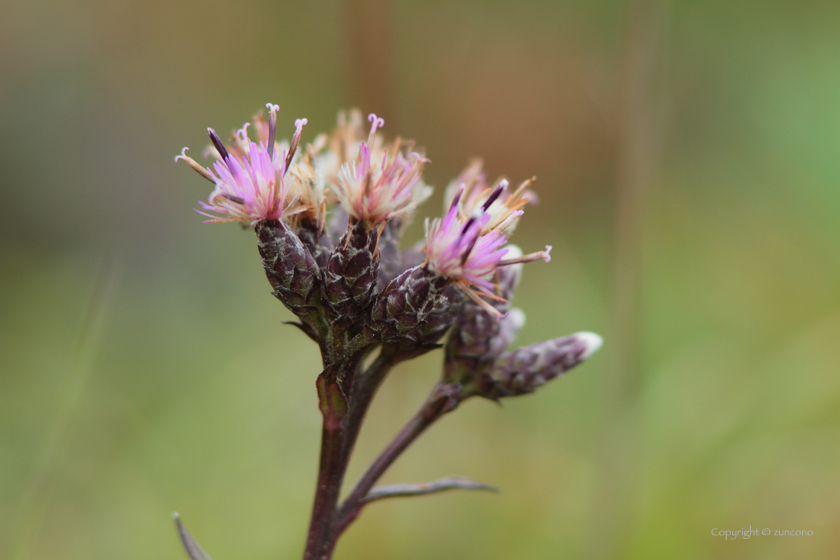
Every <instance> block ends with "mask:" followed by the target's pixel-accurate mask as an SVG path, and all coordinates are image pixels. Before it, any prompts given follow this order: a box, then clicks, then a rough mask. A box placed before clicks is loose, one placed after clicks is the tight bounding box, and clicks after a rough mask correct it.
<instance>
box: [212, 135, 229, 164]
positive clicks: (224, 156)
mask: <svg viewBox="0 0 840 560" xmlns="http://www.w3.org/2000/svg"><path fill="white" fill-rule="evenodd" d="M207 134H209V135H210V141H211V142H213V145H214V146H215V147H216V150H217V151H218V152H219V155H220V156H222V160H224V161H227V160H228V158H230V154H229V153H228V151H227V149H225V145H224V144H222V140H221V139H220V138H219V135H218V134H216V131H215V130H213V129H212V128H208V129H207Z"/></svg>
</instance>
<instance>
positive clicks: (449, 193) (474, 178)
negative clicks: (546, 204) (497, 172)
mask: <svg viewBox="0 0 840 560" xmlns="http://www.w3.org/2000/svg"><path fill="white" fill-rule="evenodd" d="M482 167H483V162H482V160H481V159H474V160H473V161H471V162H470V164H469V165H468V166H467V167H466V168H465V169H464V170H463V171H462V172H461V174H460V175H459V176H458V178H457V179H455V180H454V181H452V182H451V183H449V186H448V187H447V188H446V194H445V196H444V203H445V204H446V205H447V206H449V205H451V204H452V201H453V200H454V198H455V194H456V193H457V192H458V189H460V187H461V186H462V185H463V186H464V194H463V196H461V198H460V204H459V208H458V210H459V215H460V216H461V219H463V220H466V219H468V218H469V216H472V215H473V214H474V213H476V212H478V211H479V208H481V207H482V206H483V205H484V204H485V203H486V202H487V201H488V199H489V198H490V196H492V195H493V194H494V193H496V192H497V191H498V188H499V187H500V186H501V187H502V190H501V192H500V193H499V194H498V195H496V198H495V199H494V200H493V201H492V202H491V204H490V205H489V206H488V207H487V208H486V209H485V210H484V211H485V212H486V213H488V214H489V215H490V219H489V220H488V221H487V225H486V226H485V230H486V231H490V230H495V229H498V230H499V231H501V232H502V233H505V234H507V235H510V234H511V233H512V232H513V230H514V228H515V227H516V224H517V222H518V221H519V217H520V216H521V215H522V213H521V212H519V210H522V208H524V207H525V205H526V204H528V203H529V202H530V203H536V202H537V196H536V195H535V194H534V193H533V191H531V190H530V189H529V187H530V186H531V184H532V183H533V182H534V180H535V179H536V178H535V177H532V178H530V179H528V180H527V181H523V182H522V183H521V184H520V185H519V186H518V187H517V188H516V189H515V190H511V189H509V188H508V186H509V184H508V181H507V179H498V180H496V182H495V183H494V184H493V185H492V186H491V185H490V184H489V183H488V182H487V174H486V173H485V172H484V171H483V169H482Z"/></svg>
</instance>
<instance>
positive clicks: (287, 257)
mask: <svg viewBox="0 0 840 560" xmlns="http://www.w3.org/2000/svg"><path fill="white" fill-rule="evenodd" d="M255 229H256V232H257V239H258V240H259V251H260V255H261V256H262V260H263V267H264V268H265V274H266V276H267V277H268V281H269V282H270V283H271V286H272V287H273V288H274V290H275V291H274V295H275V296H277V298H278V299H280V300H281V301H282V302H283V303H284V304H286V306H287V307H288V308H289V309H290V310H291V311H292V312H293V313H295V314H296V315H298V316H299V317H301V318H302V319H305V320H306V319H307V318H310V317H311V314H312V311H313V308H312V307H311V305H310V301H309V300H310V293H311V292H312V290H313V289H314V288H316V285H317V283H318V278H319V276H320V270H319V269H318V265H317V264H316V263H315V259H314V258H312V255H311V254H310V253H309V251H308V250H307V249H306V247H305V246H304V244H303V243H302V242H301V240H300V239H299V238H298V236H297V235H295V233H294V232H292V231H291V230H290V229H289V227H288V226H287V225H286V224H285V223H284V222H283V221H282V220H265V221H262V222H259V223H257V225H256V228H255Z"/></svg>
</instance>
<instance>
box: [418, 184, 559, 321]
mask: <svg viewBox="0 0 840 560" xmlns="http://www.w3.org/2000/svg"><path fill="white" fill-rule="evenodd" d="M506 186H507V185H506V184H504V185H502V184H500V185H498V186H497V187H496V188H495V189H494V190H493V192H491V193H490V194H489V196H487V197H486V199H485V200H484V202H483V203H482V204H481V205H480V206H479V207H478V208H477V209H476V211H475V212H473V214H472V215H471V216H469V217H467V218H466V219H462V216H463V215H462V206H461V199H462V197H463V196H464V194H465V192H466V186H465V185H462V186H461V187H460V188H459V189H458V190H457V191H456V193H455V195H454V198H453V199H452V202H451V203H450V206H449V211H448V212H447V213H446V216H445V217H444V218H443V219H435V220H433V221H431V222H430V221H428V220H427V221H426V245H425V247H424V251H425V253H426V265H427V266H429V267H430V268H431V269H432V270H433V271H435V272H436V273H437V274H439V275H440V276H443V277H445V278H449V279H450V280H452V281H453V282H454V283H455V284H457V285H458V286H459V287H460V288H461V289H462V290H463V291H464V293H466V294H467V296H469V297H470V299H472V300H473V301H475V302H476V303H477V304H478V305H480V306H481V307H482V308H483V309H485V310H486V311H487V312H489V313H491V314H492V315H500V314H501V312H500V311H499V310H498V309H496V308H495V307H493V306H492V305H490V304H489V303H487V301H486V300H487V299H491V300H497V301H500V300H501V301H503V299H502V298H501V297H500V296H499V295H497V294H496V291H497V289H496V288H498V286H497V285H496V284H494V283H493V282H492V281H491V279H492V277H493V274H494V272H496V269H497V268H498V267H500V266H505V265H512V264H517V263H523V262H529V261H534V260H537V259H543V260H545V261H546V262H548V261H549V260H550V258H551V257H550V256H549V253H550V252H551V247H550V246H546V248H545V250H544V251H539V252H537V253H531V254H528V255H522V254H521V252H518V253H514V254H513V257H512V258H507V259H506V258H505V257H506V256H508V254H509V252H512V251H509V248H508V247H505V244H506V243H507V237H506V235H505V233H504V229H503V228H504V226H505V224H506V223H509V220H510V219H516V218H518V217H519V216H521V215H522V210H511V211H510V212H509V215H508V217H507V219H502V220H501V221H499V222H498V223H497V225H496V226H492V224H491V222H492V221H493V220H494V215H493V214H492V213H491V212H490V211H489V209H490V208H491V207H492V205H493V204H494V203H495V202H496V201H497V200H498V199H499V198H500V197H501V195H502V193H503V191H504V190H505V188H506Z"/></svg>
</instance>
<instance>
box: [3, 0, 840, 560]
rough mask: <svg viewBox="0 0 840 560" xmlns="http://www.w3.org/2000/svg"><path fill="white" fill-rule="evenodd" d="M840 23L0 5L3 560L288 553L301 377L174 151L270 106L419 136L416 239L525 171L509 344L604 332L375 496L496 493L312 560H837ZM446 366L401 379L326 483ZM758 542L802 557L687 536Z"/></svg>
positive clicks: (306, 428)
mask: <svg viewBox="0 0 840 560" xmlns="http://www.w3.org/2000/svg"><path fill="white" fill-rule="evenodd" d="M838 29H840V4H838V3H837V2H835V1H829V0H826V1H823V2H820V1H816V0H811V1H808V2H793V1H788V2H785V1H770V2H768V1H766V0H735V1H710V2H692V1H676V2H646V1H629V2H625V1H615V0H594V1H593V0H587V1H582V0H569V1H556V0H551V1H549V0H546V1H522V2H500V1H496V2H478V1H468V0H447V1H429V2H406V1H402V0H394V1H388V0H347V1H346V2H338V1H334V0H333V1H318V2H293V3H292V2H265V1H259V0H244V1H241V2H237V3H229V2H224V1H220V0H210V1H205V2H198V1H194V0H175V1H163V0H146V1H142V2H141V1H139V0H108V1H105V0H4V2H3V3H2V4H0V191H2V203H1V204H0V283H2V289H0V558H3V559H9V560H36V559H38V560H50V559H64V560H71V559H80V560H81V559H85V560H95V559H113V558H120V559H126V560H128V559H143V560H147V559H151V558H155V559H179V558H185V556H184V554H183V551H182V550H181V549H180V544H179V543H178V541H177V539H176V535H175V532H174V530H173V526H172V521H171V519H170V517H169V516H170V512H172V511H175V510H177V511H179V512H180V514H181V515H182V517H183V518H184V520H185V521H186V523H187V525H188V527H189V528H190V529H191V530H192V532H193V533H194V534H195V535H196V537H197V538H198V539H199V541H200V542H201V543H202V544H203V545H204V547H205V548H206V549H207V551H208V552H209V553H210V555H211V556H212V557H213V558H215V559H217V560H226V559H234V558H247V559H251V560H260V559H269V558H271V559H277V558H282V559H286V558H290V559H292V558H299V557H300V554H301V551H302V548H303V539H304V533H305V528H306V524H307V520H308V516H309V513H310V504H311V498H312V494H313V491H314V476H315V467H316V462H317V449H318V441H317V440H318V437H319V434H320V428H319V422H320V418H319V413H318V411H317V408H316V396H315V391H314V379H315V374H316V373H317V372H318V369H319V368H318V364H319V361H318V356H317V352H316V349H315V348H314V347H313V345H312V344H310V343H309V342H308V341H307V340H306V339H305V338H304V336H303V335H302V334H300V333H299V332H297V331H296V330H295V329H293V328H291V327H287V326H284V325H283V324H282V322H283V321H285V320H288V319H289V318H290V314H289V313H288V312H287V311H285V310H284V309H283V308H282V306H281V305H280V304H279V302H277V301H276V300H274V298H272V297H271V296H270V295H269V287H268V284H267V283H266V281H265V279H264V277H263V274H262V271H261V267H260V263H259V260H258V258H257V254H256V249H255V244H254V240H253V236H252V235H251V234H249V233H248V232H247V231H241V230H240V229H239V228H237V227H236V226H233V225H227V226H225V225H221V226H220V225H202V224H201V219H200V217H199V216H198V215H197V214H195V213H194V212H193V211H192V208H193V207H195V206H196V200H198V199H199V198H202V197H204V196H206V194H207V192H208V188H207V187H208V185H207V184H206V183H205V181H203V180H202V179H201V178H199V177H197V176H196V175H195V174H194V173H193V172H192V171H190V170H189V169H188V168H187V167H186V166H184V165H175V164H174V163H173V161H172V159H173V156H175V155H176V154H177V153H178V152H179V151H180V149H181V147H182V146H185V145H188V146H191V147H193V152H192V153H193V154H194V155H195V154H197V153H199V152H200V149H201V148H202V147H203V146H204V145H205V143H206V138H205V136H204V130H205V128H206V127H207V126H213V127H215V128H216V129H217V130H220V131H225V132H227V131H228V130H232V129H233V128H238V127H239V126H241V124H242V123H243V122H245V121H246V120H248V119H249V118H250V116H251V115H252V114H253V112H254V111H255V110H257V109H259V108H260V107H262V106H264V104H265V103H266V102H269V101H271V102H274V103H277V104H279V105H280V118H279V122H280V123H281V130H283V128H282V127H283V126H285V130H286V131H287V132H290V131H291V130H292V122H293V120H294V119H295V118H297V117H301V116H307V117H308V118H309V126H308V127H307V128H306V129H305V136H304V139H305V140H306V139H310V140H311V138H313V137H314V134H315V133H316V132H317V131H320V130H326V129H329V128H330V127H331V126H332V125H333V123H334V119H335V114H336V111H337V110H338V109H339V108H342V107H350V106H360V107H361V108H362V109H363V110H365V111H375V112H377V113H379V114H381V115H383V116H384V117H385V121H386V125H385V129H384V131H385V133H386V134H391V135H395V134H400V135H402V136H404V137H409V138H414V139H416V140H417V142H418V143H419V144H420V145H423V146H426V148H427V153H428V155H429V156H430V158H431V159H432V162H433V163H432V165H430V166H429V167H428V175H427V179H428V182H429V183H430V184H433V185H436V186H437V187H438V188H439V189H438V192H437V194H436V196H435V198H433V199H432V200H431V201H430V202H428V203H427V204H426V205H425V207H424V208H423V209H422V213H425V214H426V215H437V214H438V213H439V212H440V201H441V195H440V189H441V188H442V187H443V186H445V184H446V183H447V182H448V181H449V179H450V178H451V177H453V176H455V175H456V174H457V173H458V171H459V170H460V168H461V167H462V166H463V165H464V164H465V163H466V162H467V160H468V158H469V157H471V156H476V155H482V156H484V157H485V158H486V162H487V168H488V169H489V172H490V174H491V175H494V176H495V175H498V174H505V175H507V176H509V177H510V178H511V179H512V180H514V181H519V180H523V179H525V178H527V177H530V176H531V175H537V176H538V182H537V185H536V186H537V190H538V192H539V194H540V196H541V204H540V205H539V206H537V207H534V208H532V209H530V210H529V211H528V216H527V219H526V220H524V221H523V223H522V224H521V225H520V227H519V229H518V230H517V232H516V236H515V241H516V242H517V243H518V244H520V245H521V246H523V247H524V248H525V249H526V250H533V249H536V248H540V247H542V246H543V245H544V244H546V243H548V244H552V245H554V248H555V252H554V257H555V258H554V260H552V262H551V263H550V264H548V265H544V264H533V265H529V266H528V267H527V268H526V274H525V278H524V281H523V285H522V287H521V288H520V291H519V294H518V296H517V298H516V304H517V306H519V307H521V308H523V309H524V310H525V311H526V313H527V316H528V323H527V325H526V327H525V329H524V332H523V334H522V336H521V340H520V342H521V343H523V344H527V343H531V342H535V341H539V340H542V339H545V338H548V337H555V336H560V335H564V334H568V333H571V332H575V331H578V330H593V331H597V332H599V333H602V334H603V335H604V337H605V340H606V344H605V346H604V348H603V350H602V351H601V352H600V353H599V354H597V355H596V356H595V357H593V358H592V359H591V360H590V362H588V363H586V364H585V365H583V366H581V367H580V368H579V369H577V370H575V371H574V372H573V374H570V375H569V376H568V377H566V378H563V379H562V380H559V381H557V382H554V383H552V384H550V385H549V386H547V387H545V388H544V389H542V390H541V391H539V392H538V393H537V394H535V395H532V396H528V397H524V398H521V399H518V400H511V401H508V402H505V403H504V406H503V407H499V406H496V405H494V404H492V403H489V402H484V401H482V402H478V401H470V402H468V403H466V404H465V405H464V406H463V407H462V408H461V409H460V410H459V411H458V412H457V413H455V414H453V415H451V416H448V417H446V418H445V419H444V420H443V421H442V422H441V423H440V424H438V425H437V426H435V427H434V428H433V429H432V431H431V432H430V433H428V434H427V435H426V436H424V438H423V439H422V440H421V441H420V442H419V443H418V445H417V446H416V447H415V448H413V449H411V450H410V451H409V452H408V453H407V454H406V455H405V456H404V457H403V458H402V459H401V460H400V461H399V462H398V463H397V464H396V465H395V466H394V468H393V470H392V472H390V473H389V475H388V476H387V478H386V481H388V482H397V481H410V482H421V481H427V480H433V479H435V478H439V477H442V476H446V475H451V474H460V475H466V476H470V477H473V478H476V479H478V480H481V481H483V482H487V483H490V484H495V485H498V486H501V487H502V489H503V492H502V493H501V494H499V495H492V494H481V493H448V494H444V495H439V496H434V497H424V498H417V499H411V500H408V499H407V500H401V501H397V500H394V501H387V502H383V503H380V504H376V505H373V506H371V507H370V508H369V510H367V511H366V512H365V513H364V515H363V516H362V517H361V518H360V520H359V521H358V523H357V524H356V525H355V526H354V527H353V528H352V529H351V530H350V531H349V532H348V533H347V535H346V536H345V538H344V539H343V540H342V542H341V543H340V545H339V548H338V551H337V554H336V558H337V559H339V560H353V559H358V560H394V559H401V560H402V559H405V560H412V559H416V560H421V559H422V560H428V559H435V560H446V559H459V560H460V559H464V558H486V559H504V560H537V559H557V558H576V559H577V558H591V559H638V560H655V559H662V560H672V559H674V558H682V559H704V558H716V559H762V560H768V559H785V560H787V559H790V558H809V559H823V558H825V559H827V558H836V557H837V553H838V551H839V550H840V480H839V478H840V375H838V374H840V343H838V340H840V250H839V249H840V227H838V224H839V223H840V222H838V216H840V34H838V33H837V30H838ZM419 235H420V227H419V224H415V226H413V229H411V230H410V231H409V233H408V240H409V241H413V240H414V239H416V238H418V236H419ZM439 362H440V355H439V354H437V353H435V354H431V355H428V356H426V357H424V358H423V359H420V360H417V361H416V362H415V363H412V364H407V365H404V366H402V367H401V368H399V369H398V370H397V371H396V372H394V374H393V376H392V377H391V378H390V380H389V381H388V382H387V383H386V385H385V387H384V388H383V390H382V394H381V396H380V398H379V400H378V402H377V403H376V404H375V405H374V408H373V410H372V412H371V415H370V418H369V421H368V423H367V426H366V430H365V433H364V434H363V436H362V439H361V441H360V444H359V446H358V449H357V454H356V461H355V462H354V464H353V466H352V468H351V472H350V475H349V479H351V480H352V479H355V478H356V477H357V476H358V475H359V474H360V472H361V470H362V468H363V463H365V462H366V461H368V460H370V459H371V458H372V457H373V456H374V455H375V454H376V453H377V451H378V450H379V449H380V448H381V446H382V445H384V444H385V442H386V441H387V440H388V439H389V438H390V437H391V435H393V433H394V432H395V431H396V430H397V429H398V427H399V426H401V425H402V423H403V422H404V420H405V419H406V418H407V417H408V416H409V415H410V413H411V411H412V410H413V409H414V408H415V407H416V406H419V404H420V403H421V402H422V400H423V398H424V396H425V395H426V392H427V391H428V389H429V388H430V387H431V385H432V384H433V383H434V381H435V378H436V376H437V374H438V372H439ZM750 527H752V528H753V529H756V528H758V529H764V528H770V529H771V530H774V531H775V530H777V529H778V530H805V531H812V532H813V534H812V535H809V536H799V537H796V536H786V537H781V536H775V537H774V536H770V537H762V536H759V537H753V538H751V539H749V540H743V539H738V540H735V541H732V540H729V541H727V540H724V538H722V537H717V536H712V534H711V532H712V530H713V529H723V530H727V529H728V530H737V529H742V528H743V529H748V528H750Z"/></svg>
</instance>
